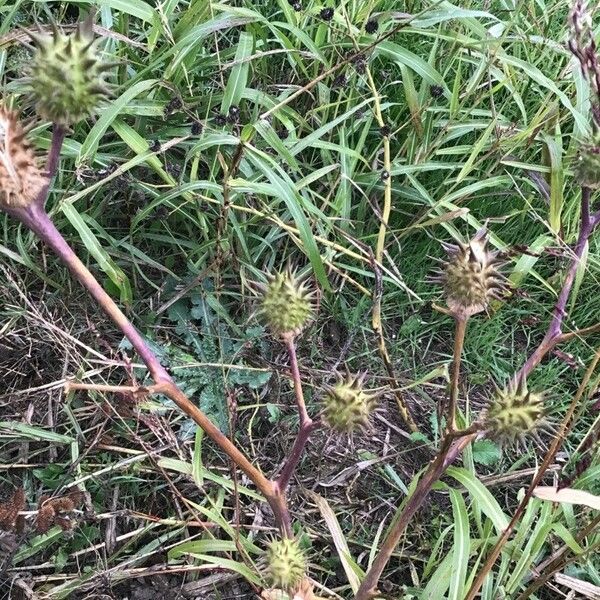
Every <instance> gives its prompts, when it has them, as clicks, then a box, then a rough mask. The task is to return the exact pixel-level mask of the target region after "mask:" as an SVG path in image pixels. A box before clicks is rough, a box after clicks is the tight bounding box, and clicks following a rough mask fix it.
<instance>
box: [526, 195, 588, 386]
mask: <svg viewBox="0 0 600 600" xmlns="http://www.w3.org/2000/svg"><path fill="white" fill-rule="evenodd" d="M590 195H591V191H590V189H589V188H587V187H584V188H582V189H581V226H580V229H579V237H578V238H577V244H576V245H575V249H574V251H573V258H572V259H571V264H570V265H569V269H568V271H567V275H566V276H565V280H564V282H563V286H562V289H561V291H560V294H559V295H558V299H557V301H556V304H555V306H554V310H553V312H552V320H551V321H550V325H549V326H548V331H547V332H546V335H545V336H544V339H543V340H542V341H541V343H540V345H539V346H538V347H537V348H536V349H535V351H534V352H533V354H532V355H531V356H530V357H529V358H528V359H527V362H525V364H524V365H523V366H522V367H521V369H520V370H519V372H518V373H517V379H519V380H521V379H522V380H525V379H526V378H527V376H528V375H529V374H530V373H531V372H532V371H533V369H535V367H537V365H539V364H540V362H541V361H542V359H543V358H544V356H546V354H548V352H550V351H551V350H552V348H554V347H555V346H556V345H557V344H559V343H560V342H561V341H563V334H562V325H563V321H564V318H565V315H566V308H567V301H568V300H569V296H570V294H571V289H572V287H573V283H574V281H575V276H576V275H577V269H578V267H579V263H580V261H581V257H582V256H583V252H584V250H585V247H586V245H587V243H588V240H589V238H590V236H591V235H592V233H593V231H594V229H595V228H596V226H597V225H598V223H599V219H598V215H597V214H596V215H590Z"/></svg>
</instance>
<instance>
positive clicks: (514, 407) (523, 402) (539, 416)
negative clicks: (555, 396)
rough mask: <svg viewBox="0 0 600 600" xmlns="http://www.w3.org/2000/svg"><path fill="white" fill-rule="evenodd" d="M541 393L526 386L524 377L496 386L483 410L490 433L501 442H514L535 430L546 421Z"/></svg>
mask: <svg viewBox="0 0 600 600" xmlns="http://www.w3.org/2000/svg"><path fill="white" fill-rule="evenodd" d="M544 416H545V409H544V395H543V394H540V393H537V394H534V393H532V392H530V391H529V390H528V389H527V384H526V382H525V381H520V382H518V383H516V382H514V381H513V382H511V383H510V384H509V385H508V386H506V387H505V388H503V389H497V390H496V392H495V394H494V396H493V398H492V400H491V402H490V405H489V406H488V408H487V410H486V411H485V414H484V419H483V420H484V426H485V428H486V429H487V430H488V431H489V432H490V437H492V438H493V439H495V440H496V441H498V442H499V443H501V444H506V445H510V444H514V443H515V442H519V441H522V440H523V439H524V438H526V437H527V436H529V435H533V434H535V433H537V431H538V430H539V429H541V428H542V427H543V425H544V424H545V419H544Z"/></svg>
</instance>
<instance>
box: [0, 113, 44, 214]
mask: <svg viewBox="0 0 600 600" xmlns="http://www.w3.org/2000/svg"><path fill="white" fill-rule="evenodd" d="M45 184H46V178H45V177H44V175H43V174H42V171H41V170H40V168H39V167H38V164H37V160H36V156H35V153H34V151H33V148H32V147H31V145H30V144H29V142H28V141H27V137H26V131H25V129H24V128H23V126H22V125H21V123H20V122H19V119H18V117H17V114H16V113H15V112H12V111H9V110H7V109H6V108H4V107H2V106H0V207H2V206H8V207H24V206H29V205H30V204H31V203H32V202H33V201H34V199H35V198H36V196H37V195H38V194H39V193H40V191H41V190H42V188H43V187H44V185H45Z"/></svg>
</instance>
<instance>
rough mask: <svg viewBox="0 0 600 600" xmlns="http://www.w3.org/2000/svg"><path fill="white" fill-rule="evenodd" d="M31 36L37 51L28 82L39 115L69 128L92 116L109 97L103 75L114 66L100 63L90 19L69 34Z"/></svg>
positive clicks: (57, 32)
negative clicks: (102, 101) (101, 102)
mask: <svg viewBox="0 0 600 600" xmlns="http://www.w3.org/2000/svg"><path fill="white" fill-rule="evenodd" d="M30 36H31V38H32V40H33V42H34V43H35V45H36V52H35V54H34V56H33V62H32V65H31V70H30V74H29V82H30V86H31V93H32V99H33V102H34V104H35V109H36V112H37V113H38V115H39V116H40V117H42V118H43V119H46V120H48V121H52V122H54V123H59V124H61V125H70V124H73V123H76V122H78V121H81V120H82V119H85V118H86V117H88V116H89V115H90V114H92V113H93V112H94V110H95V109H96V107H97V106H98V104H99V102H100V101H101V100H103V99H104V98H106V96H108V89H107V87H106V84H105V82H104V80H103V75H104V73H105V72H106V71H107V70H108V69H110V68H112V66H113V65H112V64H103V63H102V62H101V61H100V60H99V58H98V55H97V53H96V42H95V40H94V39H93V32H92V21H91V18H88V19H86V21H85V22H84V23H81V24H79V26H78V27H77V29H76V30H75V32H74V33H73V34H71V35H66V34H64V33H62V32H61V31H59V30H58V29H57V28H56V27H54V32H53V35H52V36H47V35H45V34H43V35H42V34H40V35H38V34H30Z"/></svg>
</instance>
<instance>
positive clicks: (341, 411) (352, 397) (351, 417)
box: [323, 373, 377, 433]
mask: <svg viewBox="0 0 600 600" xmlns="http://www.w3.org/2000/svg"><path fill="white" fill-rule="evenodd" d="M364 380H365V374H364V373H362V374H360V375H350V374H347V375H346V376H345V377H340V379H339V380H338V382H337V383H336V384H335V385H334V386H332V387H328V388H327V390H326V393H325V396H324V397H323V404H324V408H323V420H324V421H325V423H326V424H327V425H328V426H329V427H331V429H333V430H335V431H338V432H340V433H352V432H354V431H356V430H357V429H360V428H363V427H366V426H367V424H368V422H369V416H370V415H371V413H372V412H373V409H374V408H375V404H376V398H377V394H374V393H370V392H366V391H365V390H364V389H363V384H364Z"/></svg>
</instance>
